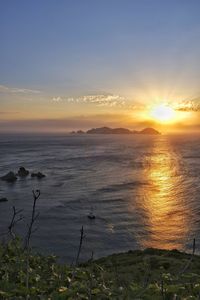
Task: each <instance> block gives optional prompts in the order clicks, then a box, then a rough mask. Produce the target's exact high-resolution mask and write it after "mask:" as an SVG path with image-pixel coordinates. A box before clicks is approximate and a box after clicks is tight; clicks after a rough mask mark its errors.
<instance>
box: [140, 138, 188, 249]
mask: <svg viewBox="0 0 200 300" xmlns="http://www.w3.org/2000/svg"><path fill="white" fill-rule="evenodd" d="M143 160H144V161H143V164H144V172H143V174H142V176H143V178H144V179H145V181H147V183H148V184H147V185H143V186H142V187H141V188H140V189H139V194H140V197H139V198H140V199H143V201H142V202H141V200H140V201H138V206H140V209H141V210H142V211H143V215H144V218H145V220H144V223H145V224H146V230H147V231H148V235H144V237H142V236H140V238H139V243H140V245H141V247H142V248H149V247H153V248H164V249H172V248H176V249H183V247H184V243H185V240H186V239H187V235H188V231H189V220H188V217H187V216H188V214H187V203H186V200H185V193H186V190H185V184H184V182H185V178H184V171H183V170H182V167H183V166H182V165H181V163H180V161H179V157H178V154H176V153H174V152H173V150H172V149H171V146H170V144H169V142H168V141H167V138H166V137H159V138H157V139H155V140H154V143H153V146H152V149H151V150H150V152H149V154H148V155H145V156H144V158H143Z"/></svg>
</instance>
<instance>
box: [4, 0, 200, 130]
mask: <svg viewBox="0 0 200 300" xmlns="http://www.w3.org/2000/svg"><path fill="white" fill-rule="evenodd" d="M0 39H1V46H0V132H16V131H17V132H31V131H32V132H37V131H39V132H67V131H70V130H74V129H80V128H82V129H88V128H91V127H98V126H111V127H122V126H123V127H128V128H130V129H139V128H144V127H147V126H154V127H155V128H158V129H161V130H163V131H165V130H168V131H176V130H183V131H185V130H187V131H199V129H200V1H199V0H167V1H164V0H163V1H162V0H101V1H97V0H96V1H95V0H84V1H83V0H59V1H58V0H43V1H41V0H32V1H31V0H19V1H15V0H1V1H0ZM160 105H161V107H162V106H164V107H165V106H166V107H169V108H170V109H171V110H172V112H173V116H172V117H171V118H169V120H164V121H162V120H160V119H159V118H157V116H156V113H157V115H159V113H160V110H159V109H157V107H160ZM155 111H156V113H155Z"/></svg>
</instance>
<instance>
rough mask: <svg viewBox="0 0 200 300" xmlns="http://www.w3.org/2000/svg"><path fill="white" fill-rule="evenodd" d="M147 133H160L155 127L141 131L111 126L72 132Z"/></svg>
mask: <svg viewBox="0 0 200 300" xmlns="http://www.w3.org/2000/svg"><path fill="white" fill-rule="evenodd" d="M84 133H86V134H145V135H158V134H160V132H159V131H157V130H156V129H154V128H150V127H148V128H145V129H143V130H141V131H137V130H130V129H127V128H110V127H99V128H92V129H89V130H88V131H86V132H84V131H82V130H78V131H73V132H72V134H84Z"/></svg>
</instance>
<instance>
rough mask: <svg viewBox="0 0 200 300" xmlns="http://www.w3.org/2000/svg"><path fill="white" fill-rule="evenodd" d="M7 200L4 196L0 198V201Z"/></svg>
mask: <svg viewBox="0 0 200 300" xmlns="http://www.w3.org/2000/svg"><path fill="white" fill-rule="evenodd" d="M7 201H8V199H7V198H5V197H3V198H0V202H7Z"/></svg>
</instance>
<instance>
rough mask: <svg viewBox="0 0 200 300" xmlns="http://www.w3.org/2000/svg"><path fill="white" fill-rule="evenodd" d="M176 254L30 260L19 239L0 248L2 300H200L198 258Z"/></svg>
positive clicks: (150, 252) (148, 251) (132, 253)
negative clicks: (71, 262) (69, 261)
mask: <svg viewBox="0 0 200 300" xmlns="http://www.w3.org/2000/svg"><path fill="white" fill-rule="evenodd" d="M190 259H191V255H189V254H186V253H181V252H179V251H177V250H172V251H167V250H158V249H146V250H144V251H139V250H137V251H129V252H127V253H120V254H113V255H111V256H108V257H105V258H101V259H98V260H96V261H90V262H87V263H84V264H81V265H80V266H79V267H72V266H68V265H60V264H58V263H57V261H56V258H55V256H42V255H40V254H37V253H32V252H31V254H30V257H29V268H28V274H29V288H28V289H27V288H26V279H27V265H26V261H27V252H26V251H23V248H22V245H21V242H20V240H19V239H15V240H12V241H10V242H8V243H6V244H4V245H3V244H1V245H0V299H3V300H4V299H33V300H34V299H49V300H50V299H69V300H70V299H71V300H77V299H97V300H99V299H100V300H101V299H114V300H117V299H128V300H129V299H130V300H132V299H152V300H154V299H155V300H156V299H166V300H167V299H200V257H199V256H194V257H193V260H192V261H191V263H190V265H189V267H188V268H187V269H186V270H185V271H184V272H182V270H183V269H184V268H185V266H186V265H188V261H189V260H190Z"/></svg>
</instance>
